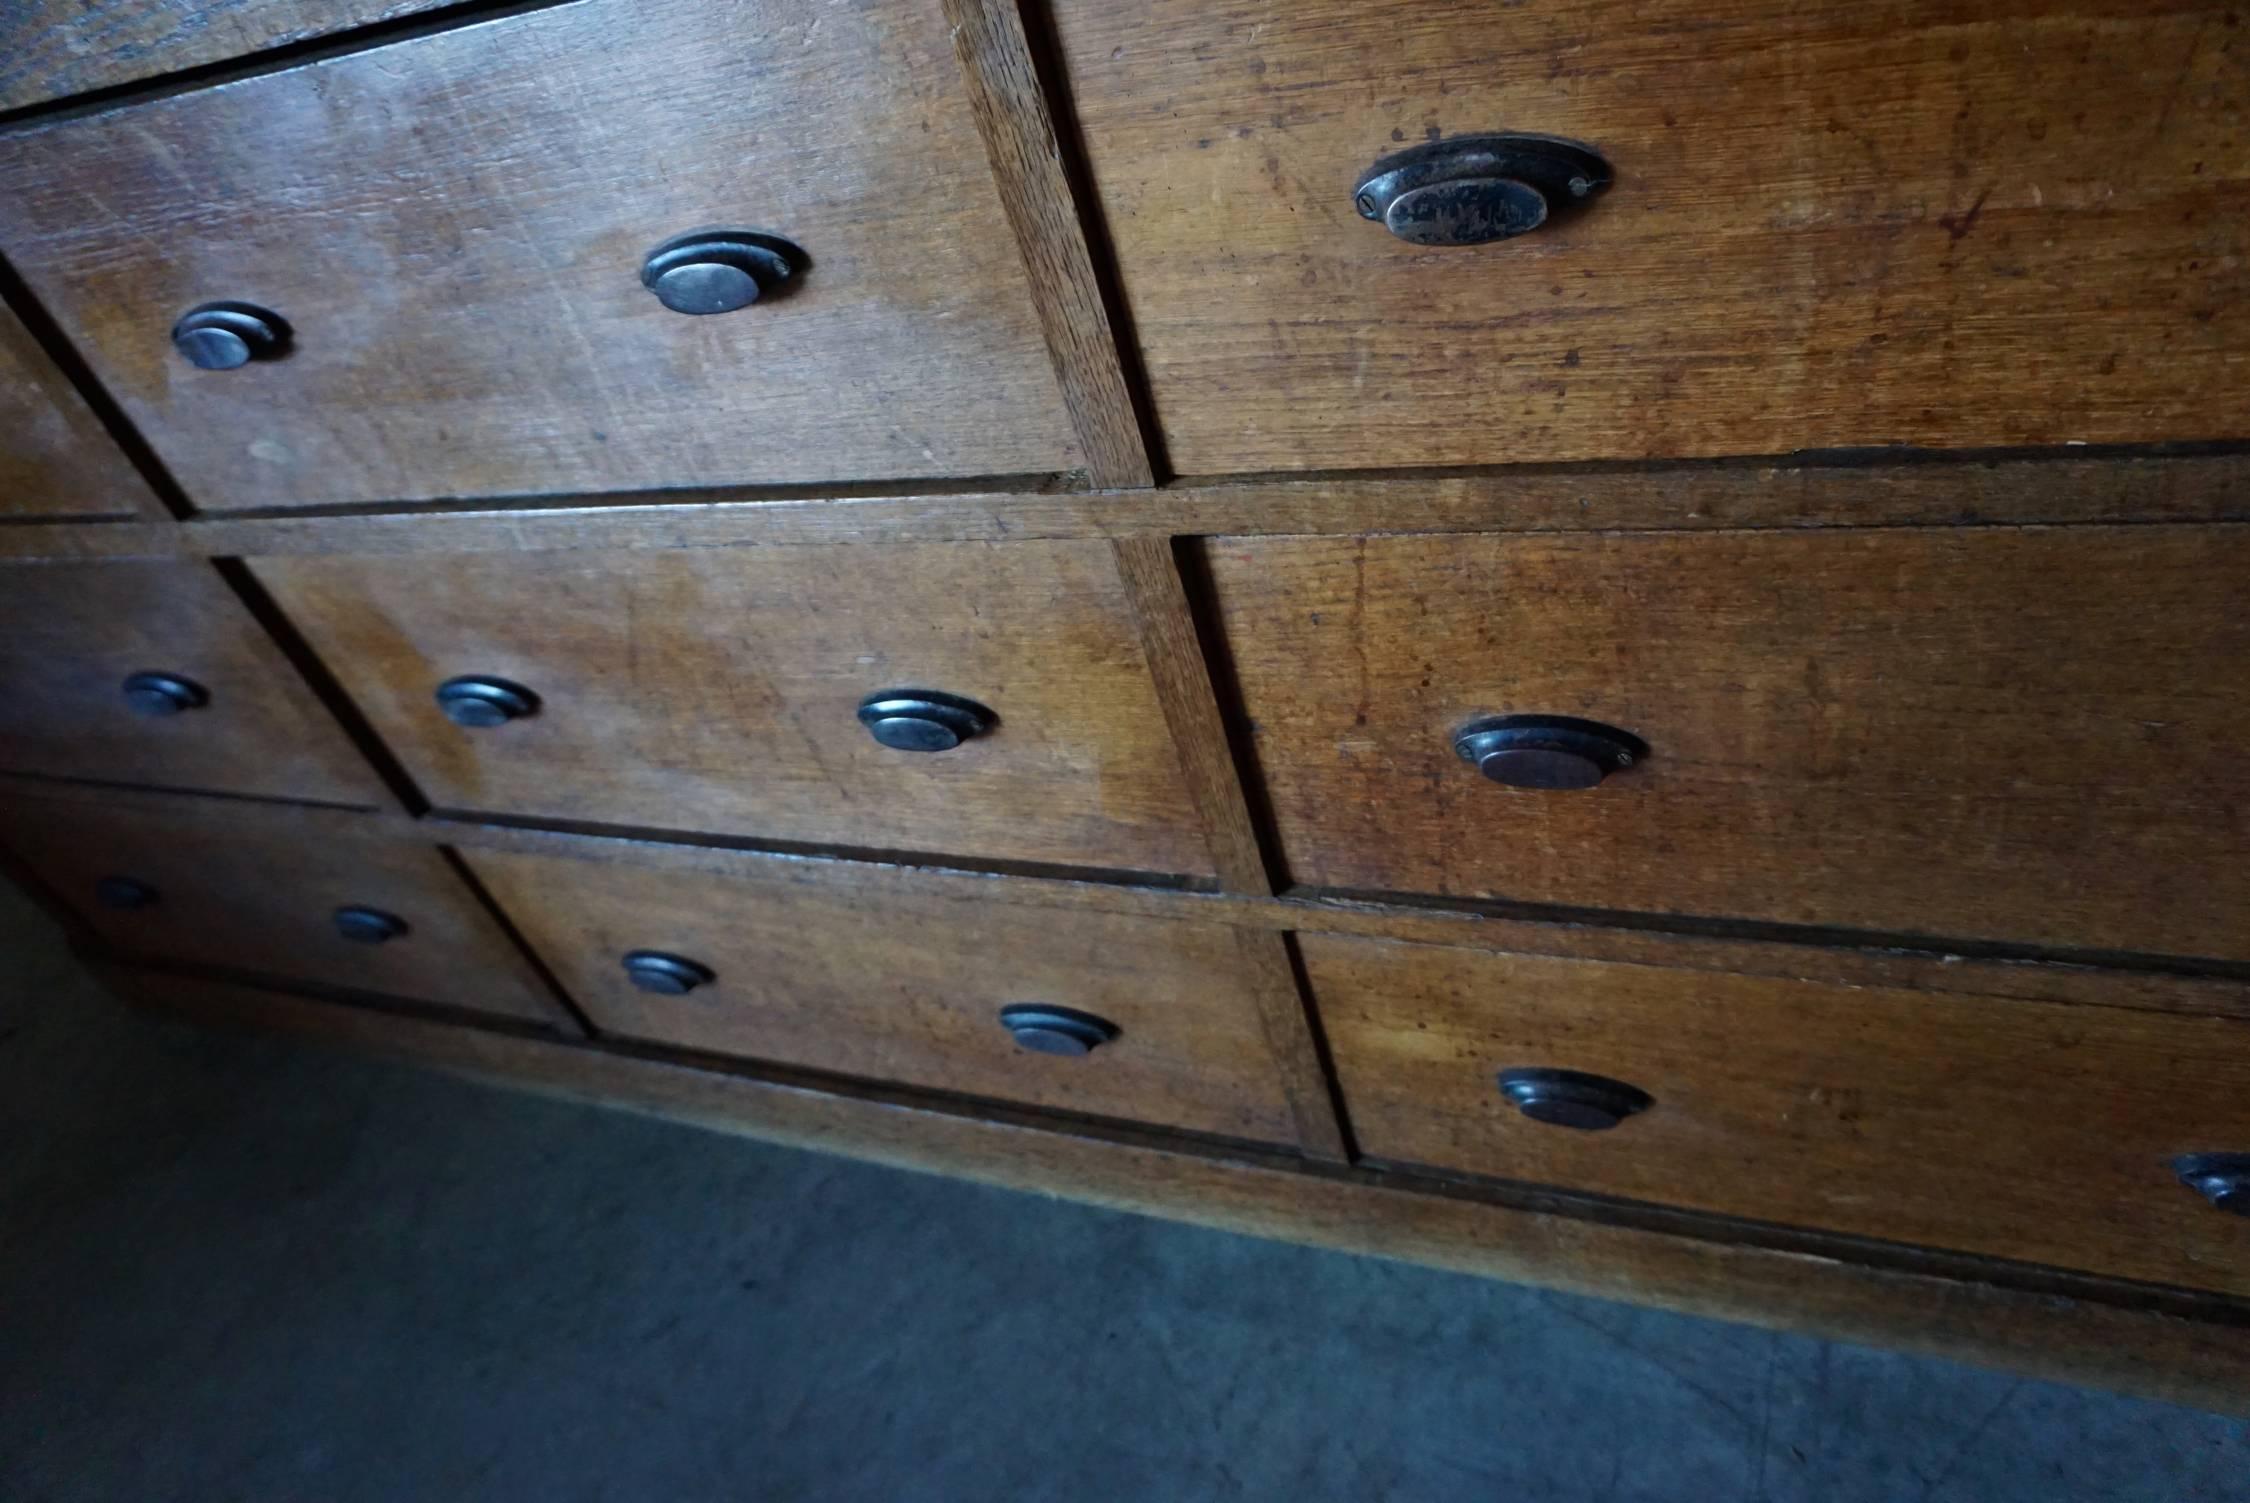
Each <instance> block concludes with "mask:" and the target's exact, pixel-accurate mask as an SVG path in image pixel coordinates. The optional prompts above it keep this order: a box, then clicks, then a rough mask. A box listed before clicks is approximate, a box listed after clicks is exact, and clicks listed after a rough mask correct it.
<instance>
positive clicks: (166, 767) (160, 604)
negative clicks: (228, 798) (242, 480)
mask: <svg viewBox="0 0 2250 1503" xmlns="http://www.w3.org/2000/svg"><path fill="white" fill-rule="evenodd" d="M103 530H105V531H106V530H107V529H103ZM143 670H153V671H158V672H165V673H177V674H181V675H184V676H185V677H187V678H190V679H193V680H194V681H195V682H196V683H197V684H199V685H201V686H202V687H203V688H204V690H205V691H207V692H208V693H209V695H210V702H209V703H208V704H206V705H204V706H203V707H202V708H200V709H194V710H189V711H187V712H185V713H183V714H179V715H173V716H169V717H164V718H154V719H152V718H148V717H144V716H139V715H135V714H134V713H133V712H132V710H131V709H130V708H129V707H128V706H127V705H126V702H125V697H124V694H123V693H122V691H121V686H122V685H123V683H124V680H125V677H126V675H127V674H130V673H136V672H140V671H143ZM0 701H4V702H5V704H6V706H7V712H6V713H5V714H0V771H9V772H30V773H41V774H45V775H47V776H50V777H63V778H94V779H102V780H106V781H111V782H121V783H143V784H149V785H153V786H157V787H167V788H187V789H199V790H203V791H206V792H215V793H234V794H248V795H252V796H256V797H264V798H287V799H309V800H315V801H319V802H324V803H338V804H355V805H362V806H372V805H379V804H384V803H387V802H389V794H388V793H387V792H386V791H385V790H384V788H383V785H382V783H381V782H380V781H379V780H378V779H377V778H376V776H375V774H374V773H373V771H372V770H370V769H369V767H368V766H367V764H366V762H365V761H364V760H362V759H361V757H360V755H359V754H358V752H356V751H355V750H353V748H352V745H351V743H350V742H349V741H348V740H347V739H346V738H345V736H344V733H343V732H342V730H340V729H339V728H338V727H337V725H336V722H335V720H334V719H333V718H332V717H331V716H330V715H329V714H328V712H327V711H326V710H325V709H323V708H322V707H321V705H320V703H319V701H318V700H316V699H315V698H314V697H313V694H312V691H311V690H310V689H308V688H307V687H306V686H305V682H304V680H303V679H302V678H300V677H299V676H298V674H297V671H296V669H294V668H292V667H291V666H290V665H289V662H288V660H287V659H285V658H284V657H283V656H282V654H281V652H280V650H279V649H278V648H276V647H275V646H274V644H273V642H272V640H271V639H270V638H268V637H267V636H266V634H265V633H264V631H262V630H261V629H260V628H259V626H258V624H257V622H256V621H255V620H254V619H253V618H252V617H251V615H250V613H249V612H248V611H247V610H246V609H244V607H243V605H242V602H241V601H240V600H239V599H238V598H237V597H236V596H235V594H234V592H233V591H232V590H231V589H229V588H228V587H227V584H226V582H225V581H224V580H222V579H221V578H220V577H219V575H218V574H217V572H216V571H214V570H213V569H212V567H211V566H210V565H209V564H207V563H204V562H201V561H188V562H173V563H157V562H119V563H102V564H24V565H14V566H10V567H8V568H6V569H4V570H0Z"/></svg>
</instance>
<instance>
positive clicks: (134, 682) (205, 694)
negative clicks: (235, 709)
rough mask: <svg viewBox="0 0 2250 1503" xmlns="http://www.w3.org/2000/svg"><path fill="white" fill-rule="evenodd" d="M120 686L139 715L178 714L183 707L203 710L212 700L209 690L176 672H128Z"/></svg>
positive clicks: (134, 711) (127, 701)
mask: <svg viewBox="0 0 2250 1503" xmlns="http://www.w3.org/2000/svg"><path fill="white" fill-rule="evenodd" d="M121 687H122V688H123V690H124V692H125V703H126V704H127V705H128V706H130V707H131V709H132V711H133V713H134V714H136V715H147V716H151V717H155V716H163V715H177V714H179V713H180V712H181V711H183V710H200V709H202V708H203V707H204V706H205V705H207V704H209V703H210V702H211V691H210V690H208V689H206V688H204V687H203V686H202V685H201V684H199V683H197V682H196V681H195V680H194V679H192V678H182V677H181V676H180V675H179V674H177V673H129V674H127V675H126V676H125V682H124V684H123V685H121Z"/></svg>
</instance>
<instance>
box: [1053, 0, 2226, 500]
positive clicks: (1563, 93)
mask: <svg viewBox="0 0 2250 1503" xmlns="http://www.w3.org/2000/svg"><path fill="white" fill-rule="evenodd" d="M1055 16H1056V28H1057V30H1058V32H1059V34H1060V38H1061V45H1062V49H1063V52H1064V54H1065V56H1066V58H1067V63H1068V72H1069V78H1070V83H1071V87H1072V90H1073V93H1074V95H1075V98H1076V99H1077V102H1078V105H1079V109H1080V114H1081V116H1082V118H1083V121H1084V134H1085V138H1086V147H1087V153H1088V156H1089V157H1090V159H1091V165H1092V172H1093V176H1094V179H1095V182H1096V186H1097V189H1098V194H1099V198H1100V202H1101V206H1102V209H1103V211H1104V214H1105V217H1106V222H1107V224H1108V226H1109V230H1110V234H1111V238H1112V240H1113V242H1114V244H1115V248H1116V253H1117V257H1118V260H1119V268H1120V274H1121V277H1122V281H1123V285H1124V291H1125V296H1126V300H1127V303H1128V305H1129V310H1130V316H1131V320H1132V323H1133V325H1134V327H1135V329H1136V331H1137V333H1138V335H1139V338H1140V343H1141V346H1142V349H1143V352H1144V356H1145V361H1146V364H1147V366H1148V369H1149V372H1150V379H1151V383H1152V386H1153V391H1154V399H1155V406H1156V411H1157V417H1158V421H1159V424H1160V427H1161V429H1162V433H1163V440H1164V444H1165V446H1166V449H1167V450H1168V452H1169V454H1170V458H1171V461H1172V464H1173V466H1174V467H1175V468H1176V469H1177V470H1179V471H1180V472H1181V473H1183V474H1190V475H1194V474H1216V473H1225V472H1235V471H1245V470H1297V469H1320V468H1335V467H1364V466H1373V465H1449V464H1477V463H1491V462H1496V461H1521V460H1557V459H1600V458H1632V457H1640V456H1654V455H1681V454H1702V455H1710V454H1730V453H1731V454H1770V453H1781V452H1787V451H1792V450H1798V449H1807V448H1825V447H1835V446H1844V445H1878V444H1909V445H1924V446H1988V445H2009V444H2060V443H2068V442H2089V443H2107V442H2146V441H2151V440H2157V439H2206V438H2224V437H2239V436H2241V435H2242V434H2243V433H2244V432H2245V431H2246V429H2250V385H2246V383H2245V382H2244V381H2243V379H2242V376H2243V370H2244V365H2243V362H2244V358H2245V352H2246V351H2250V295H2246V294H2250V280H2246V279H2250V136H2246V135H2245V129H2246V121H2245V115H2244V113H2243V110H2242V107H2241V103H2242V99H2243V98H2244V95H2245V92H2246V87H2250V76H2246V75H2245V71H2244V64H2245V61H2246V59H2250V45H2246V44H2245V43H2243V42H2242V40H2241V33H2240V31H2239V30H2238V29H2237V26H2236V19H2237V18H2236V16H2235V15H2234V13H2233V11H2232V9H2231V8H2230V7H2229V6H2227V5H2223V4H2219V3H2216V0H2157V3H2147V4H2133V5H2125V6H2119V5H2111V4H2097V3H2072V4H2066V5H2057V4H2053V3H2050V0H2006V3H2002V4H1992V3H1983V0H1979V3H1970V0H1884V3H1877V4H1866V5H1852V6H1845V5H1805V4H1801V3H1798V0H1720V3H1711V0H1659V3H1654V4H1651V3H1647V0H1594V3H1585V0H1567V3H1566V0H1528V3H1524V4H1516V5H1510V6H1507V7H1506V8H1505V9H1504V10H1503V11H1496V10H1495V9H1494V8H1493V7H1492V6H1491V5H1489V4H1486V3H1482V0H1438V3H1432V4H1423V5H1414V6H1403V5H1370V4H1366V3H1363V0H1296V3H1290V4H1279V3H1275V0H1221V3H1217V4H1214V3H1211V0H1156V3H1151V4H1143V5H1116V4H1111V3H1109V0H1058V3H1057V4H1056V6H1055ZM1511 130H1513V131H1534V132H1545V133H1550V134H1556V135H1562V136H1569V137H1575V138H1579V139H1581V140H1584V141H1586V142H1588V143H1590V144H1592V145H1594V146H1595V147H1597V148H1598V149H1599V150H1601V151H1602V152H1603V153H1604V154H1605V155H1607V156H1608V158H1609V159H1610V161H1611V163H1612V165H1613V167H1614V168H1615V171H1616V176H1617V181H1616V184H1615V186H1614V187H1612V188H1611V189H1610V190H1609V191H1608V193H1607V194H1606V195H1605V196H1604V197H1603V198H1601V199H1600V200H1598V201H1597V202H1596V203H1595V204H1594V205H1593V206H1592V207H1591V208H1590V209H1589V210H1588V211H1587V212H1586V213H1584V214H1583V215H1580V216H1577V217H1572V218H1567V219H1565V218H1557V219H1556V220H1554V221H1553V222H1551V223H1550V224H1549V225H1548V226H1546V227H1545V228H1543V229H1541V230H1540V231H1538V232H1537V233H1536V234H1533V235H1530V236H1527V237H1524V238H1521V239H1517V240H1514V241H1509V242H1505V243H1501V244H1496V245H1488V246H1484V247H1476V248H1467V249H1459V248H1455V249H1444V248H1438V249H1430V248H1422V247H1417V246H1412V245H1408V244H1406V243H1404V242H1402V241H1399V240H1396V239H1394V238H1393V237H1391V236H1390V235H1388V234H1386V233H1385V232H1384V231H1383V229H1382V228H1381V227H1380V226H1379V225H1375V224H1371V223H1368V222H1366V221H1363V220H1361V219H1360V218H1359V217H1358V216H1357V214H1356V213H1355V212H1354V211H1353V208H1352V204H1351V190H1352V185H1353V183H1354V182H1355V181H1356V180H1357V178H1358V177H1359V175H1360V174H1361V173H1362V172H1364V171H1365V170H1366V169H1367V168H1368V167H1369V166H1370V165H1372V164H1373V163H1374V162H1375V160H1376V159H1377V158H1379V157H1381V156H1384V155H1386V154H1388V153H1390V152H1393V151H1396V150H1398V149H1399V148H1400V145H1401V144H1402V143H1411V142H1419V141H1422V140H1424V139H1425V138H1434V137H1439V136H1457V135H1467V134H1474V133H1478V132H1487V131H1511Z"/></svg>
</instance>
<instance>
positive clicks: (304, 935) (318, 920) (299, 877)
mask: <svg viewBox="0 0 2250 1503" xmlns="http://www.w3.org/2000/svg"><path fill="white" fill-rule="evenodd" d="M53 815H54V811H53V810H51V809H43V808H40V807H38V806H34V805H29V804H25V803H21V802H14V801H11V802H10V803H7V804H4V805H0V844H5V845H6V846H7V847H8V848H9V849H10V850H12V851H13V852H14V853H15V854H16V855H17V856H18V857H19V858H20V859H22V860H23V861H24V862H25V863H26V864H27V865H28V866H29V867H30V868H31V870H32V871H33V873H34V874H35V875H36V876H37V877H38V879H39V880H40V882H41V883H43V884H44V885H45V886H46V887H47V888H48V889H49V890H50V891H51V892H52V893H53V894H54V895H55V896H57V897H58V898H60V899H61V900H62V901H63V902H64V903H66V904H67V905H69V907H70V908H71V910H72V911H73V912H75V913H76V914H77V915H78V917H79V918H80V920H81V921H83V922H84V923H85V924H86V925H87V926H88V927H89V928H90V929H91V930H92V931H93V932H94V933H95V934H96V935H98V936H99V937H100V938H101V939H102V940H103V941H104V942H105V943H106V944H108V945H111V946H113V947H115V948H116V949H117V950H119V951H121V952H123V953H126V954H129V955H141V956H148V957H153V958H157V959H162V960H169V961H176V962H187V963H191V964H197V965H208V966H218V967H223V968H226V969H228V970H234V971H247V972H255V973H259V974H262V975H267V976H273V977H278V978H281V979H284V980H294V981H300V982H313V983H316V984H320V985H325V986H334V987H340V988H344V989H346V990H349V991H354V992H366V993H371V994H375V995H381V996H391V997H402V998H407V999H409V1000H413V1001H419V1002H434V1003H439V1004H443V1005H445V1006H449V1007H459V1008H466V1009H468V1010H470V1011H472V1012H479V1013H491V1014H495V1015H498V1016H501V1017H509V1018H516V1019H521V1020H524V1021H529V1022H535V1023H542V1024H547V1025H549V1026H553V1025H555V1024H556V1023H557V1022H558V1020H559V1018H560V1016H561V1015H560V1013H559V1012H558V1010H557V1008H556V1005H555V1003H554V1002H553V1000H552V998H551V996H550V995H549V994H548V993H547V991H546V990H545V987H544V984H543V983H542V982H541V981H540V980H539V979H538V977H537V976H536V974H535V973H534V972H533V971H532V970H531V969H530V967H529V966H528V965H527V964H526V962H525V961H524V958H523V955H522V953H521V952H520V951H519V950H518V949H517V948H516V946H515V945H514V943H513V942H512V941H511V940H509V938H508V937H507V935H506V934H505V932H504V931H503V930H502V929H501V928H500V927H499V925H498V924H497V923H496V922H495V921H494V920H493V919H492V917H491V916H490V915H489V914H488V913H487V912H486V911H485V910H484V908H483V907H482V905H480V904H479V903H478V901H477V899H476V898H475V896H474V895H473V894H472V893H471V891H470V890H469V888H468V887H467V886H466V885H465V884H464V883H463V882H462V880H461V878H460V877H459V875H458V874H456V873H455V872H454V871H453V869H452V868H451V866H450V865H448V863H447V861H446V859H445V857H443V856H442V855H440V854H439V852H438V851H437V849H436V848H435V847H433V846H428V845H423V846H411V845H406V844H374V843H358V842H354V843H346V844H340V845H331V844H326V843H320V842H300V841H278V840H274V839H271V838H267V837H264V836H261V835H258V834H253V833H248V832H241V831H234V832H222V831H215V830H211V829H207V828H195V827H191V826H177V825H167V824H165V823H162V822H160V821H157V820H152V819H147V818H143V817H140V816H138V815H126V814H123V813H121V812H107V813H103V812H96V811H91V810H82V811H75V812H73V813H72V815H71V816H70V817H68V818H55V817H53ZM111 876H124V877H130V878H133V879H134V880H136V881H140V882H143V883H146V884H148V885H149V886H150V887H152V888H153V889H154V890H155V892H156V894H157V898H156V901H155V903H154V904H152V905H151V906H148V907H145V908H138V909H132V910H118V909H113V908H109V907H105V906H104V905H103V904H102V903H101V902H100V901H99V900H98V899H97V898H96V896H95V884H96V883H98V882H100V881H101V880H102V879H103V878H105V877H111ZM347 905H357V906H364V907H371V908H376V909H380V910H382V911H383V912H385V913H389V914H391V915H393V916H395V917H397V918H399V919H402V920H404V921H405V923H406V925H407V929H406V932H405V933H404V934H402V935H399V936H398V937H396V938H393V939H389V940H386V941H384V942H383V943H381V944H366V943H359V942H355V941H352V940H347V939H345V938H343V937H342V936H341V935H340V934H339V933H338V932H337V930H336V927H335V923H334V914H335V911H336V910H337V909H338V908H341V907H345V906H347Z"/></svg>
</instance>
